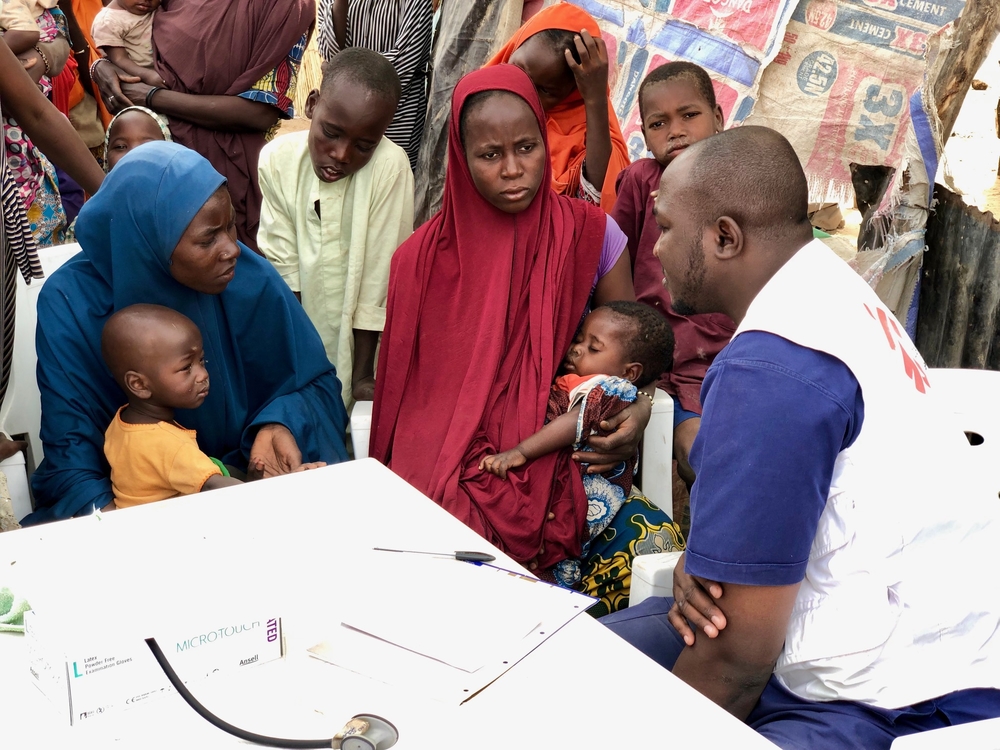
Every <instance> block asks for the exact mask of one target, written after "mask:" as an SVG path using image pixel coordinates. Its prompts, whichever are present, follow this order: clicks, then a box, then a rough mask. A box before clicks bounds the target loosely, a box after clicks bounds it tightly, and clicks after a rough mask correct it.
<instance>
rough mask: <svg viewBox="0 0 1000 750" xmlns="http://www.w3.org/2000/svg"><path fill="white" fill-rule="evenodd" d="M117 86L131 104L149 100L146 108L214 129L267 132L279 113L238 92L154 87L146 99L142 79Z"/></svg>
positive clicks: (147, 88) (147, 86)
mask: <svg viewBox="0 0 1000 750" xmlns="http://www.w3.org/2000/svg"><path fill="white" fill-rule="evenodd" d="M101 67H104V66H101ZM121 89H122V93H124V95H125V96H126V97H127V98H128V99H129V101H131V102H132V103H133V104H142V105H146V104H149V105H151V106H150V109H152V110H153V111H155V112H159V113H160V114H163V115H167V116H168V117H176V118H177V119H178V120H184V121H186V122H190V123H193V124H195V125H200V126H201V127H203V128H211V129H214V130H228V131H231V132H238V133H253V132H267V131H268V130H270V129H271V128H272V127H274V125H275V123H277V122H278V118H279V116H280V112H279V111H278V108H277V107H272V106H271V105H270V104H264V103H263V102H255V101H251V100H250V99H244V98H243V97H242V96H215V95H199V94H182V93H180V92H179V91H170V90H169V89H157V91H156V92H155V93H154V94H153V96H152V97H151V98H150V100H149V102H147V101H146V95H147V94H148V93H149V91H150V89H152V86H149V85H148V84H145V83H142V82H139V83H122V84H121Z"/></svg>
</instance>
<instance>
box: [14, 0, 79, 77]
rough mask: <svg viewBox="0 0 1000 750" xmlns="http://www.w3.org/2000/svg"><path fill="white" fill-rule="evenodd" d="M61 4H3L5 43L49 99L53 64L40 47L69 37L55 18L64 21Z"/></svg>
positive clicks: (22, 0)
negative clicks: (42, 44)
mask: <svg viewBox="0 0 1000 750" xmlns="http://www.w3.org/2000/svg"><path fill="white" fill-rule="evenodd" d="M58 4H59V0H0V33H2V35H3V40H4V42H5V43H6V44H7V46H8V47H10V51H11V52H13V53H14V55H15V56H16V57H17V59H18V60H20V61H21V64H22V65H23V66H24V68H25V70H27V71H28V75H30V76H31V78H32V80H34V81H35V83H37V84H40V85H41V87H42V92H43V93H45V94H46V95H48V93H49V91H51V89H52V83H51V79H50V77H49V75H48V72H49V71H48V68H49V66H50V64H51V61H50V60H49V59H48V57H46V56H45V53H44V51H43V50H41V49H39V47H38V45H39V44H40V43H45V42H51V41H54V40H55V39H56V37H57V36H59V35H60V34H65V33H66V30H65V22H64V23H63V25H62V26H60V24H59V22H58V21H57V20H56V17H55V15H54V13H57V14H59V16H60V18H63V16H62V13H61V11H59V10H58V9H57V5H58ZM35 52H37V53H38V54H39V55H40V56H41V58H42V60H43V62H42V63H38V61H37V59H36V58H35V57H34V54H35Z"/></svg>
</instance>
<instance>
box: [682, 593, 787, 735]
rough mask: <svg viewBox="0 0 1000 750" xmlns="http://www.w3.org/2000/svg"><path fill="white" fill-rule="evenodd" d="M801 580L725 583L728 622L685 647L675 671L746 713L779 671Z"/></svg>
mask: <svg viewBox="0 0 1000 750" xmlns="http://www.w3.org/2000/svg"><path fill="white" fill-rule="evenodd" d="M798 590H799V584H797V583H796V584H794V585H791V586H743V585H737V584H732V583H730V584H726V625H725V629H724V630H722V631H721V632H720V633H719V634H718V636H717V637H715V638H698V639H697V640H696V641H695V643H694V645H693V646H688V647H686V648H685V649H684V651H682V652H681V655H680V657H679V658H678V659H677V663H676V664H675V665H674V669H673V673H674V675H676V676H677V677H680V678H681V679H682V680H684V682H686V683H687V684H688V685H690V686H691V687H693V688H694V689H695V690H697V691H698V692H699V693H701V694H702V695H704V696H705V697H706V698H709V699H711V700H712V701H714V702H715V703H717V704H718V705H719V706H720V707H722V708H724V709H726V710H727V711H729V713H731V714H733V715H734V716H735V717H736V718H738V719H741V720H743V719H746V717H747V716H748V715H749V714H750V711H752V710H753V707H754V706H755V705H756V703H757V700H758V699H759V698H760V694H761V693H762V692H763V691H764V687H765V686H766V685H767V681H768V680H769V679H770V678H771V674H772V673H773V671H774V664H775V662H776V661H777V659H778V656H780V655H781V648H782V646H783V644H784V642H785V631H786V629H787V627H788V619H789V617H790V616H791V612H792V605H793V604H794V603H795V596H796V594H797V593H798Z"/></svg>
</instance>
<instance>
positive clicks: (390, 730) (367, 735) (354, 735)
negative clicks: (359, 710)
mask: <svg viewBox="0 0 1000 750" xmlns="http://www.w3.org/2000/svg"><path fill="white" fill-rule="evenodd" d="M398 741H399V732H398V731H396V727H394V726H393V725H392V724H390V723H389V722H388V721H386V720H385V719H383V718H382V717H381V716H372V715H371V714H358V715H357V716H355V717H353V718H352V719H351V720H350V721H349V722H347V723H346V724H345V725H344V728H343V729H341V730H340V731H339V732H337V734H336V735H335V736H334V738H333V745H332V747H333V750H388V748H390V747H392V746H393V745H395V744H396V743H397V742H398Z"/></svg>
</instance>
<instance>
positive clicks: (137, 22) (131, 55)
mask: <svg viewBox="0 0 1000 750" xmlns="http://www.w3.org/2000/svg"><path fill="white" fill-rule="evenodd" d="M159 7H160V0H111V2H110V3H108V4H107V6H106V7H105V8H104V9H103V10H102V11H101V12H100V13H98V14H97V17H96V18H95V19H94V25H93V27H92V28H91V33H92V34H93V36H94V44H96V45H97V46H98V47H100V48H101V50H102V51H103V52H104V54H105V55H107V56H108V59H109V60H110V61H111V62H113V63H114V64H115V65H117V66H118V67H119V68H121V69H122V70H124V71H125V72H126V73H128V74H129V75H133V76H138V77H139V78H140V79H141V80H142V82H143V83H145V84H147V85H149V86H164V85H165V84H164V83H163V79H162V78H160V76H159V75H158V74H157V73H156V71H155V70H153V16H154V15H155V14H156V9H157V8H159Z"/></svg>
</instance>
